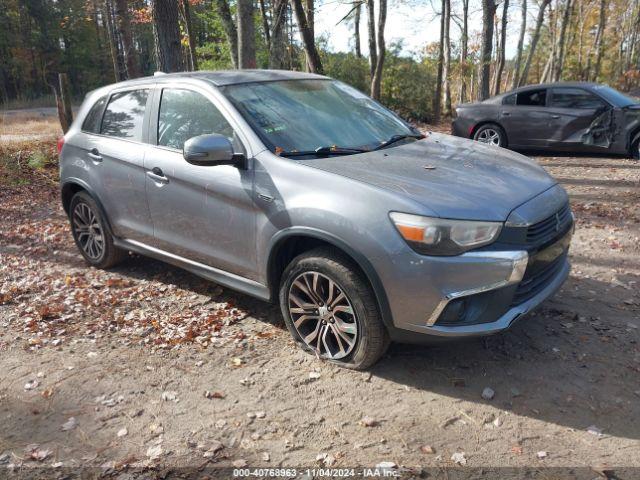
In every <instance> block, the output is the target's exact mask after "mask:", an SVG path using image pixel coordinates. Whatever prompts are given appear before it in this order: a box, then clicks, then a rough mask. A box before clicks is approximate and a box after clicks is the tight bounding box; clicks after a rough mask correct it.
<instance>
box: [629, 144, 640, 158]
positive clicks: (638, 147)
mask: <svg viewBox="0 0 640 480" xmlns="http://www.w3.org/2000/svg"><path fill="white" fill-rule="evenodd" d="M630 153H631V158H633V159H634V160H640V139H638V140H636V141H635V142H634V143H633V145H631V152H630Z"/></svg>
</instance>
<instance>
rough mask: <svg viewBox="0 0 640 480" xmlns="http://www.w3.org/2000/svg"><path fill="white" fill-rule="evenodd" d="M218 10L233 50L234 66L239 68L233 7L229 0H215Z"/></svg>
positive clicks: (232, 59)
mask: <svg viewBox="0 0 640 480" xmlns="http://www.w3.org/2000/svg"><path fill="white" fill-rule="evenodd" d="M215 6H216V11H217V13H218V15H219V16H220V20H221V21H222V28H224V34H225V36H226V37H227V41H228V42H229V50H231V63H232V64H233V68H238V65H239V64H238V30H237V28H236V24H235V22H234V21H233V17H232V16H231V9H230V8H229V3H228V1H227V0H215Z"/></svg>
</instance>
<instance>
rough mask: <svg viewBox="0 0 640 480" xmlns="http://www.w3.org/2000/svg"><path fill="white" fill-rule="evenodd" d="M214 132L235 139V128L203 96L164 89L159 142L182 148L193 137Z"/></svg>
mask: <svg viewBox="0 0 640 480" xmlns="http://www.w3.org/2000/svg"><path fill="white" fill-rule="evenodd" d="M211 133H216V134H218V135H224V136H225V137H227V138H228V139H229V140H230V141H231V142H234V132H233V128H232V127H231V125H229V122H227V120H226V119H225V118H224V116H223V115H222V113H220V111H219V110H218V109H217V108H216V107H215V106H214V105H213V104H212V103H211V102H210V101H209V100H208V99H207V98H206V97H205V96H204V95H202V94H200V93H198V92H194V91H192V90H185V89H179V88H165V89H164V90H163V91H162V99H161V100H160V113H159V115H158V145H161V146H164V147H170V148H175V149H178V150H182V147H183V146H184V142H186V141H187V140H189V139H190V138H193V137H197V136H198V135H205V134H211ZM236 146H237V145H236Z"/></svg>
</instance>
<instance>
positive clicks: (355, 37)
mask: <svg viewBox="0 0 640 480" xmlns="http://www.w3.org/2000/svg"><path fill="white" fill-rule="evenodd" d="M361 10H362V4H361V3H358V5H356V13H355V18H354V20H353V40H354V42H355V44H356V45H355V47H356V57H358V58H362V50H361V48H360V12H361Z"/></svg>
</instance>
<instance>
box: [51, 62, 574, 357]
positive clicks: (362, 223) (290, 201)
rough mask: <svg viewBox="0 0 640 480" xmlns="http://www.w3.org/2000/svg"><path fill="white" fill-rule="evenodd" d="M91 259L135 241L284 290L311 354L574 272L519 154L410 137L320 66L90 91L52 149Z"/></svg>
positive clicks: (560, 200) (541, 291)
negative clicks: (312, 70) (317, 71)
mask: <svg viewBox="0 0 640 480" xmlns="http://www.w3.org/2000/svg"><path fill="white" fill-rule="evenodd" d="M59 148H60V149H61V157H60V158H61V160H60V179H61V180H60V181H61V188H62V203H63V205H64V209H65V211H66V212H67V213H68V215H69V219H70V223H71V228H72V232H73V237H74V239H75V242H76V244H77V246H78V248H79V249H80V252H81V253H82V255H83V256H84V258H85V259H86V261H87V262H88V263H89V264H91V265H93V266H95V267H98V268H109V267H111V266H113V265H115V264H116V263H118V262H120V261H121V260H123V259H124V258H125V257H126V256H127V254H128V252H129V251H132V252H136V253H139V254H142V255H147V256H150V257H155V258H158V259H161V260H164V261H166V262H168V263H171V264H174V265H178V266H180V267H182V268H184V269H186V270H189V271H191V272H193V273H195V274H196V275H200V276H202V277H204V278H207V279H210V280H212V281H214V282H217V283H219V284H221V285H225V286H227V287H230V288H233V289H236V290H240V291H242V292H244V293H246V294H249V295H253V296H256V297H258V298H261V299H264V300H271V301H279V303H280V306H281V308H282V314H283V316H284V319H285V321H286V324H287V326H288V328H289V330H290V332H291V334H292V335H293V337H294V339H295V340H296V341H297V342H298V343H299V344H300V345H301V346H302V347H303V348H304V349H305V350H307V351H309V352H312V353H314V354H316V355H318V356H320V357H322V358H325V359H328V360H330V361H333V362H336V363H339V364H340V365H343V366H346V367H350V368H366V367H368V366H370V365H372V364H373V363H374V362H376V360H378V359H379V358H380V356H381V355H382V354H383V353H384V351H385V349H386V347H387V345H388V344H389V341H390V340H396V341H403V342H419V341H423V340H427V339H432V340H433V339H435V338H447V337H449V338H451V337H463V336H471V335H486V334H490V333H495V332H498V331H501V330H504V329H505V328H507V327H509V326H510V325H511V324H512V323H513V322H514V321H515V320H516V319H518V318H519V317H521V316H522V315H524V314H525V313H527V312H529V311H530V310H531V309H532V308H534V307H535V306H537V305H538V304H540V303H541V302H542V301H543V300H545V299H546V298H547V297H549V296H550V295H551V294H553V292H554V291H555V290H556V289H558V287H560V285H561V284H562V283H563V281H564V280H565V278H566V277H567V275H568V272H569V263H568V261H567V250H568V248H569V242H570V238H571V235H572V231H573V216H572V213H571V210H570V208H569V203H568V198H567V194H566V193H565V191H564V190H563V189H562V188H561V187H560V186H559V185H558V184H557V183H556V181H555V180H554V179H553V178H551V177H550V176H549V175H547V173H545V171H544V170H543V169H542V168H541V167H539V166H538V165H536V164H535V163H534V162H532V161H531V160H529V159H527V158H525V157H523V156H521V155H518V154H516V153H513V152H509V151H507V150H503V149H501V148H498V147H494V146H488V145H483V144H480V143H477V142H473V141H471V140H463V139H459V138H454V137H451V136H448V135H441V134H436V133H429V134H428V135H426V136H425V135H422V134H421V133H420V132H419V131H417V130H416V129H415V128H413V127H411V126H410V125H409V124H407V123H406V122H404V121H403V120H402V119H400V118H399V117H397V116H396V115H395V114H393V113H392V112H390V111H389V110H387V109H385V108H384V107H382V106H381V105H380V104H378V103H376V102H375V101H373V100H371V99H370V98H369V97H367V96H366V95H363V94H362V93H360V92H359V91H357V90H354V89H353V88H351V87H349V86H347V85H345V84H343V83H341V82H338V81H335V80H332V79H330V78H327V77H322V76H318V75H311V74H304V73H295V72H284V71H265V70H262V71H229V72H198V73H190V74H186V73H184V74H170V75H156V76H154V77H150V78H143V79H139V80H134V81H128V82H123V83H118V84H115V85H111V86H108V87H104V88H101V89H99V90H96V91H94V92H91V93H90V94H88V95H87V98H86V100H85V102H84V104H83V105H82V108H81V110H80V112H79V115H78V118H77V119H76V121H75V122H74V124H73V126H72V127H71V129H70V130H69V132H68V133H67V134H66V135H65V137H64V139H61V141H60V143H59Z"/></svg>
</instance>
